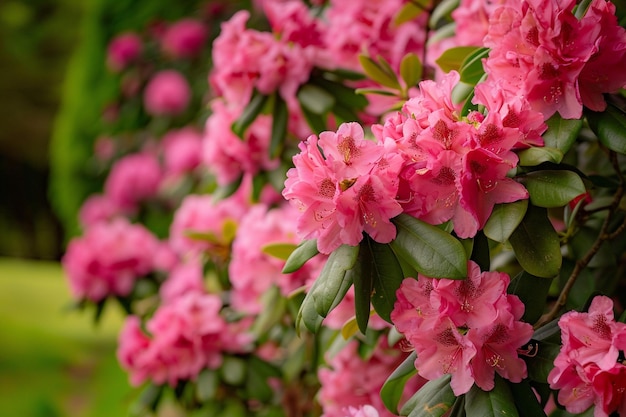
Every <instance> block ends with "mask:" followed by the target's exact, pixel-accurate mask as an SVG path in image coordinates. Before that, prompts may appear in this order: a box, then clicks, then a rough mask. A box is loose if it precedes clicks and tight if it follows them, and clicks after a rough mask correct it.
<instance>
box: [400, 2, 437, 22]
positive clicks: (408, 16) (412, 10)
mask: <svg viewBox="0 0 626 417" xmlns="http://www.w3.org/2000/svg"><path fill="white" fill-rule="evenodd" d="M429 3H430V0H417V1H410V2H407V3H405V5H404V6H402V9H400V11H399V12H398V14H396V17H395V19H394V21H393V24H394V25H395V26H400V25H401V24H403V23H406V22H410V21H411V20H413V19H415V18H416V17H418V16H419V15H420V14H422V13H424V12H425V11H426V8H427V7H428V6H429Z"/></svg>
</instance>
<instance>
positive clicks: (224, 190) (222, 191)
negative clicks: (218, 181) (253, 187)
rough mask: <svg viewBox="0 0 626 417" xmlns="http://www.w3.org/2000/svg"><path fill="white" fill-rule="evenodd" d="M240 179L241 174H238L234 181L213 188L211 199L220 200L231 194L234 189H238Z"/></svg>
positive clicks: (241, 177)
mask: <svg viewBox="0 0 626 417" xmlns="http://www.w3.org/2000/svg"><path fill="white" fill-rule="evenodd" d="M242 179H243V175H240V176H239V177H238V178H237V179H236V180H235V181H233V182H231V183H230V184H228V185H225V186H223V187H219V188H218V189H217V190H215V191H214V192H213V193H212V194H211V197H212V198H213V201H220V200H223V199H225V198H228V197H230V196H231V195H233V194H234V193H235V191H237V190H238V189H239V186H240V185H241V181H242Z"/></svg>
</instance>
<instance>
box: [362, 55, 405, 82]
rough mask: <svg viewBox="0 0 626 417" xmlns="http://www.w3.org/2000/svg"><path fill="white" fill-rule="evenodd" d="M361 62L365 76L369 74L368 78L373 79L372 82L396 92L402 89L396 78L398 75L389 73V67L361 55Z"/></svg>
mask: <svg viewBox="0 0 626 417" xmlns="http://www.w3.org/2000/svg"><path fill="white" fill-rule="evenodd" d="M359 62H360V63H361V66H362V67H363V70H364V71H365V74H367V76H368V77H369V78H371V79H372V81H375V82H377V83H378V84H380V85H382V86H385V87H389V88H393V89H395V90H399V89H400V83H399V82H398V78H397V77H396V75H395V74H394V73H393V71H392V72H391V73H389V71H388V69H387V67H386V66H384V65H381V64H380V63H379V62H380V61H379V62H376V61H374V60H373V59H372V58H370V57H369V56H367V55H359ZM382 62H384V61H382Z"/></svg>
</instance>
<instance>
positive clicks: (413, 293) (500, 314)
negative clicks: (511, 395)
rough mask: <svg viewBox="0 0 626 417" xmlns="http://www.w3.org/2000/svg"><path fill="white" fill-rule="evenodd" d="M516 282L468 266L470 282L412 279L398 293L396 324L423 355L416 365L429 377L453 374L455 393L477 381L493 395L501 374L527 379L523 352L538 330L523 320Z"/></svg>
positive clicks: (394, 317)
mask: <svg viewBox="0 0 626 417" xmlns="http://www.w3.org/2000/svg"><path fill="white" fill-rule="evenodd" d="M509 281H510V278H509V276H508V275H507V274H505V273H501V272H481V271H480V268H479V267H478V265H477V264H476V263H474V262H473V261H469V262H468V276H467V278H466V279H465V280H449V279H433V278H428V277H425V276H423V275H421V274H420V275H419V276H418V278H417V279H414V278H406V279H405V280H404V281H403V282H402V285H401V287H400V289H399V290H398V292H397V301H396V304H395V306H394V309H393V311H392V313H391V320H392V321H393V323H394V324H395V326H396V328H397V329H398V331H399V332H401V333H403V334H404V336H405V337H406V339H407V340H408V342H409V343H410V344H411V345H412V346H413V348H414V349H415V352H416V353H417V359H416V360H415V367H416V368H417V369H418V371H419V374H420V375H421V376H422V377H424V378H426V379H428V380H432V379H437V378H439V377H441V376H442V375H445V374H450V375H452V380H451V383H450V386H451V387H452V390H453V391H454V394H455V395H461V394H464V393H466V392H468V391H469V390H470V388H471V387H472V385H474V383H476V385H477V386H478V387H480V388H481V389H483V390H485V391H489V390H491V389H493V387H494V377H495V373H498V374H499V375H500V376H502V377H503V378H506V379H508V380H510V381H511V382H520V381H521V380H522V379H523V378H526V363H525V362H524V361H523V360H522V359H521V358H519V356H518V349H520V348H521V347H522V346H523V345H524V344H525V343H527V342H528V341H529V340H530V338H531V336H532V334H533V329H532V326H531V325H530V324H528V323H524V322H522V321H520V319H521V317H522V315H523V313H524V304H523V303H522V302H521V301H520V300H519V298H517V297H516V296H514V295H509V294H507V292H506V290H507V287H508V285H509Z"/></svg>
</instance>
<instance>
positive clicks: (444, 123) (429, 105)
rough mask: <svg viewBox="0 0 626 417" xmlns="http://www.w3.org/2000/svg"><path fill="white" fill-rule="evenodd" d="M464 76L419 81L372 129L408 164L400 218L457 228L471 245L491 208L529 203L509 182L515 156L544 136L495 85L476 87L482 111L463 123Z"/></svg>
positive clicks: (529, 114)
mask: <svg viewBox="0 0 626 417" xmlns="http://www.w3.org/2000/svg"><path fill="white" fill-rule="evenodd" d="M458 81H459V74H458V73H456V72H455V71H451V72H450V73H449V74H447V75H446V76H445V77H443V78H442V80H441V81H439V82H435V81H422V82H421V83H420V85H419V86H420V90H419V92H418V93H417V95H416V96H415V97H413V98H411V99H409V100H408V101H406V103H405V104H404V105H403V107H402V110H401V111H400V112H398V113H397V114H395V115H392V116H391V117H389V118H387V120H386V121H385V123H384V125H382V126H381V125H375V126H373V127H372V132H373V133H374V135H375V136H376V137H377V138H378V139H379V141H382V140H385V141H388V140H393V141H394V142H395V143H396V149H397V152H398V153H399V154H401V155H402V156H403V159H404V163H403V166H402V170H401V172H400V174H399V188H398V193H397V200H398V201H399V202H400V204H401V205H402V211H403V212H405V213H407V214H410V215H412V216H414V217H416V218H419V219H421V220H424V221H426V222H428V223H431V224H440V223H443V222H446V221H448V220H451V221H452V224H453V226H454V231H455V232H456V234H457V235H458V236H459V237H461V238H468V237H473V236H474V235H475V234H476V232H477V231H478V230H480V229H482V227H483V226H484V225H485V223H486V221H487V219H488V218H489V216H490V215H491V212H492V210H493V207H494V205H495V204H498V203H509V202H513V201H517V200H520V199H525V198H527V197H528V192H527V191H526V189H525V188H524V187H523V186H522V185H521V184H519V183H517V182H516V181H515V180H513V179H511V178H509V177H508V176H507V174H508V172H509V171H510V170H511V169H512V168H514V167H515V166H516V165H517V162H518V157H517V155H516V154H515V153H514V152H513V149H515V148H519V147H528V146H530V145H542V144H543V140H542V139H541V136H540V135H541V133H543V132H544V131H545V129H546V126H545V125H544V124H543V120H542V117H541V114H539V113H537V112H534V111H532V110H531V109H530V108H529V105H528V103H526V102H525V101H524V100H523V99H522V98H521V97H517V96H509V95H505V94H504V93H503V92H502V90H501V89H500V88H499V87H498V85H492V84H486V83H483V84H480V85H478V86H477V87H476V96H475V99H474V101H475V103H477V104H482V105H483V106H484V107H485V108H486V110H487V114H486V115H484V114H483V113H479V112H477V111H472V112H470V113H469V114H468V115H467V116H466V117H462V116H461V108H460V105H459V104H454V103H453V101H452V98H451V96H452V89H453V88H454V86H455V85H456V84H457V83H458Z"/></svg>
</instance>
